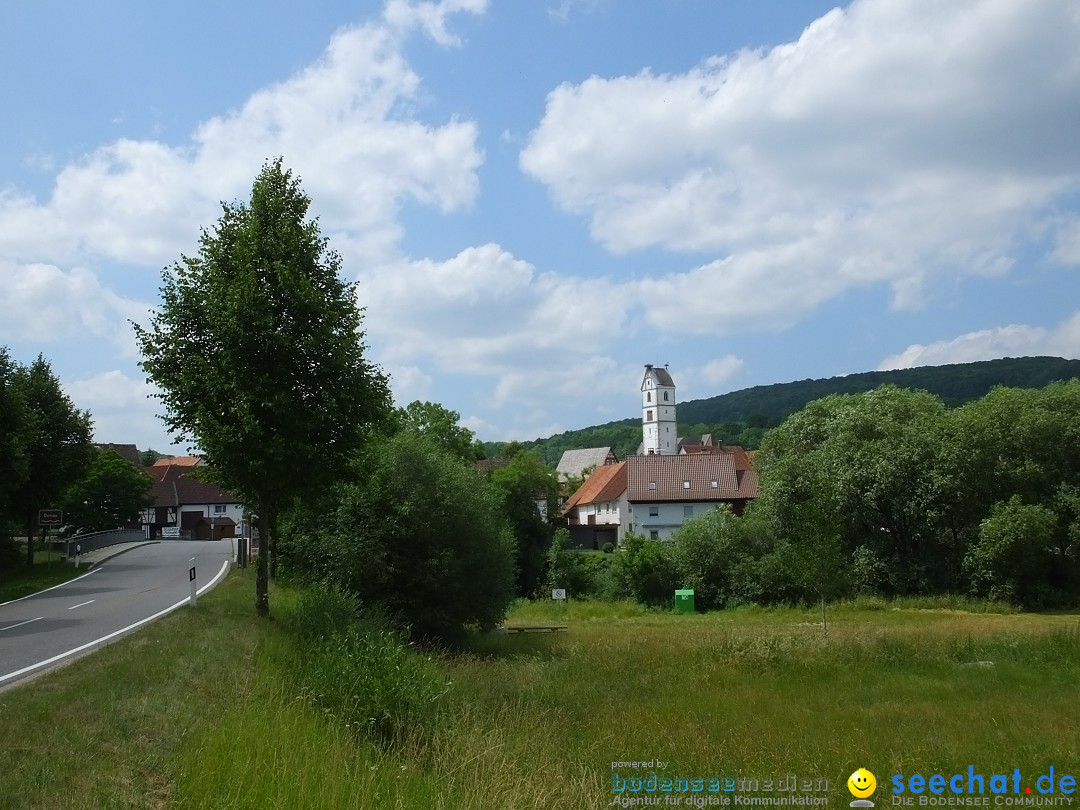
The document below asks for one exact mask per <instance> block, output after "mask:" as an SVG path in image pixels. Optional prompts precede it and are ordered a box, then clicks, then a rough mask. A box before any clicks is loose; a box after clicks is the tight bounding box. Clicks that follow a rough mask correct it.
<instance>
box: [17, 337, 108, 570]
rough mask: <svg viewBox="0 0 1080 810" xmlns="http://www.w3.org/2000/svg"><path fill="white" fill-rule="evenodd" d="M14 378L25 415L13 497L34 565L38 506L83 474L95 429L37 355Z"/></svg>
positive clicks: (52, 502)
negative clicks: (21, 471)
mask: <svg viewBox="0 0 1080 810" xmlns="http://www.w3.org/2000/svg"><path fill="white" fill-rule="evenodd" d="M14 383H15V390H16V392H17V393H18V395H19V396H20V397H21V399H22V402H23V405H24V407H25V420H26V421H25V430H24V434H23V435H24V438H25V444H24V452H25V457H26V477H25V478H24V479H23V481H22V483H21V485H20V486H19V487H18V488H17V489H16V491H15V500H16V503H18V505H19V517H20V518H21V523H22V525H23V526H24V527H25V528H26V536H27V543H26V562H27V564H28V565H33V563H34V533H35V530H36V528H37V515H38V510H39V509H47V508H49V507H55V506H56V505H57V504H58V502H59V500H60V496H61V495H62V494H63V492H64V490H65V488H66V487H67V486H68V485H69V484H70V483H71V482H72V481H73V480H75V479H76V478H79V477H81V476H82V474H83V472H84V470H85V469H86V466H87V465H88V464H89V462H90V459H91V457H92V454H93V452H94V446H93V444H92V443H91V438H92V432H93V428H92V423H91V421H90V413H89V412H88V411H79V410H78V409H77V408H76V407H75V406H74V404H72V402H71V400H70V399H69V398H68V396H67V394H65V393H64V392H63V390H62V389H61V388H60V381H59V380H58V379H57V378H56V376H55V375H54V374H53V372H52V368H51V367H50V366H49V364H48V362H46V360H45V358H43V357H42V356H41V355H38V358H37V359H36V360H35V361H34V362H33V363H31V364H30V365H29V366H26V367H23V368H20V369H18V371H16V373H15V379H14Z"/></svg>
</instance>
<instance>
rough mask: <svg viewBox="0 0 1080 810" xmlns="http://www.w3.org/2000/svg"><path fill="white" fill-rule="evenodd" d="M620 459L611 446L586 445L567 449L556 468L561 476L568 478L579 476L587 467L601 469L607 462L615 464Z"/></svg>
mask: <svg viewBox="0 0 1080 810" xmlns="http://www.w3.org/2000/svg"><path fill="white" fill-rule="evenodd" d="M616 461H618V459H617V458H616V457H615V451H613V450H612V449H611V448H610V447H586V448H585V449H584V450H566V451H564V452H563V454H562V458H560V459H559V465H558V466H557V467H556V468H555V472H556V473H558V475H559V478H560V479H562V480H564V481H565V480H566V479H567V478H569V477H570V476H578V475H581V473H582V472H583V471H584V470H585V469H586V468H587V467H596V468H597V469H599V468H600V467H603V466H604V465H605V464H614V463H615V462H616Z"/></svg>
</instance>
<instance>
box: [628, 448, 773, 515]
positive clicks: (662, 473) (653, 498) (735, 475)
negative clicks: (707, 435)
mask: <svg viewBox="0 0 1080 810" xmlns="http://www.w3.org/2000/svg"><path fill="white" fill-rule="evenodd" d="M739 449H741V448H739ZM745 455H746V454H745V452H743V453H742V455H741V456H740V455H739V454H736V453H717V454H713V453H695V454H693V455H688V456H662V455H649V456H632V457H631V458H628V459H627V460H626V462H627V476H628V478H627V499H628V500H629V501H631V502H632V503H637V502H641V501H648V502H658V501H659V502H663V501H729V500H742V499H745V498H756V497H757V495H758V478H757V472H756V471H755V470H753V469H740V466H741V465H742V464H743V463H744V462H743V459H745Z"/></svg>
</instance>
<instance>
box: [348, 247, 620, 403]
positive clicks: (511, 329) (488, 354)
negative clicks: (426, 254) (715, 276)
mask: <svg viewBox="0 0 1080 810" xmlns="http://www.w3.org/2000/svg"><path fill="white" fill-rule="evenodd" d="M357 293H358V299H359V302H360V304H361V305H362V306H365V307H367V318H366V324H367V328H368V330H369V334H371V335H373V336H378V343H379V345H380V351H381V353H382V356H383V359H384V361H385V362H386V363H388V364H390V365H395V364H408V363H410V362H414V361H415V360H416V359H417V358H427V359H429V360H432V361H434V363H435V365H436V367H437V368H438V369H439V370H441V371H444V372H451V373H468V374H484V375H500V376H501V378H502V380H503V382H502V383H501V385H500V387H499V389H498V391H500V392H504V393H505V392H508V391H510V390H514V389H516V388H517V387H518V386H517V384H516V383H515V382H514V380H515V379H517V378H518V377H519V376H521V375H525V374H531V373H532V371H531V370H533V369H540V368H545V367H549V366H550V365H551V364H552V363H557V362H558V361H559V359H560V358H561V357H562V355H563V353H565V352H576V353H579V354H580V355H583V356H587V355H588V354H590V353H596V352H599V351H602V350H603V349H604V348H606V347H608V346H610V345H612V344H614V343H615V342H616V341H618V340H620V339H621V336H622V331H621V330H622V329H623V323H624V320H625V318H626V314H627V311H628V308H629V306H630V302H631V300H630V293H629V292H628V291H626V290H625V289H624V288H623V287H621V286H620V285H616V284H614V283H612V282H610V281H608V280H605V279H576V278H567V277H561V276H557V275H555V274H553V273H537V272H536V269H535V268H534V267H533V266H532V265H531V264H529V263H528V262H525V261H522V260H521V259H517V258H515V257H514V256H513V255H512V254H510V253H509V252H507V251H505V250H503V249H502V248H501V247H499V246H498V245H495V244H487V245H481V246H479V247H470V248H466V249H464V250H462V251H461V252H460V253H458V254H457V255H456V256H454V257H452V258H450V259H448V260H446V261H443V262H437V261H433V260H430V259H423V260H418V261H412V262H409V261H399V262H396V263H394V264H393V265H388V266H384V267H380V268H377V269H375V270H373V271H371V272H367V273H365V274H363V275H362V276H361V277H360V279H359V281H358V288H357ZM504 393H496V398H502V397H503V396H504Z"/></svg>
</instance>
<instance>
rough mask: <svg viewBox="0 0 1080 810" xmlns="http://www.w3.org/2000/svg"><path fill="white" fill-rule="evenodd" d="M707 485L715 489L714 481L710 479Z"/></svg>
mask: <svg viewBox="0 0 1080 810" xmlns="http://www.w3.org/2000/svg"><path fill="white" fill-rule="evenodd" d="M709 486H710V487H712V488H713V489H716V486H717V483H716V481H710V482H709Z"/></svg>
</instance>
